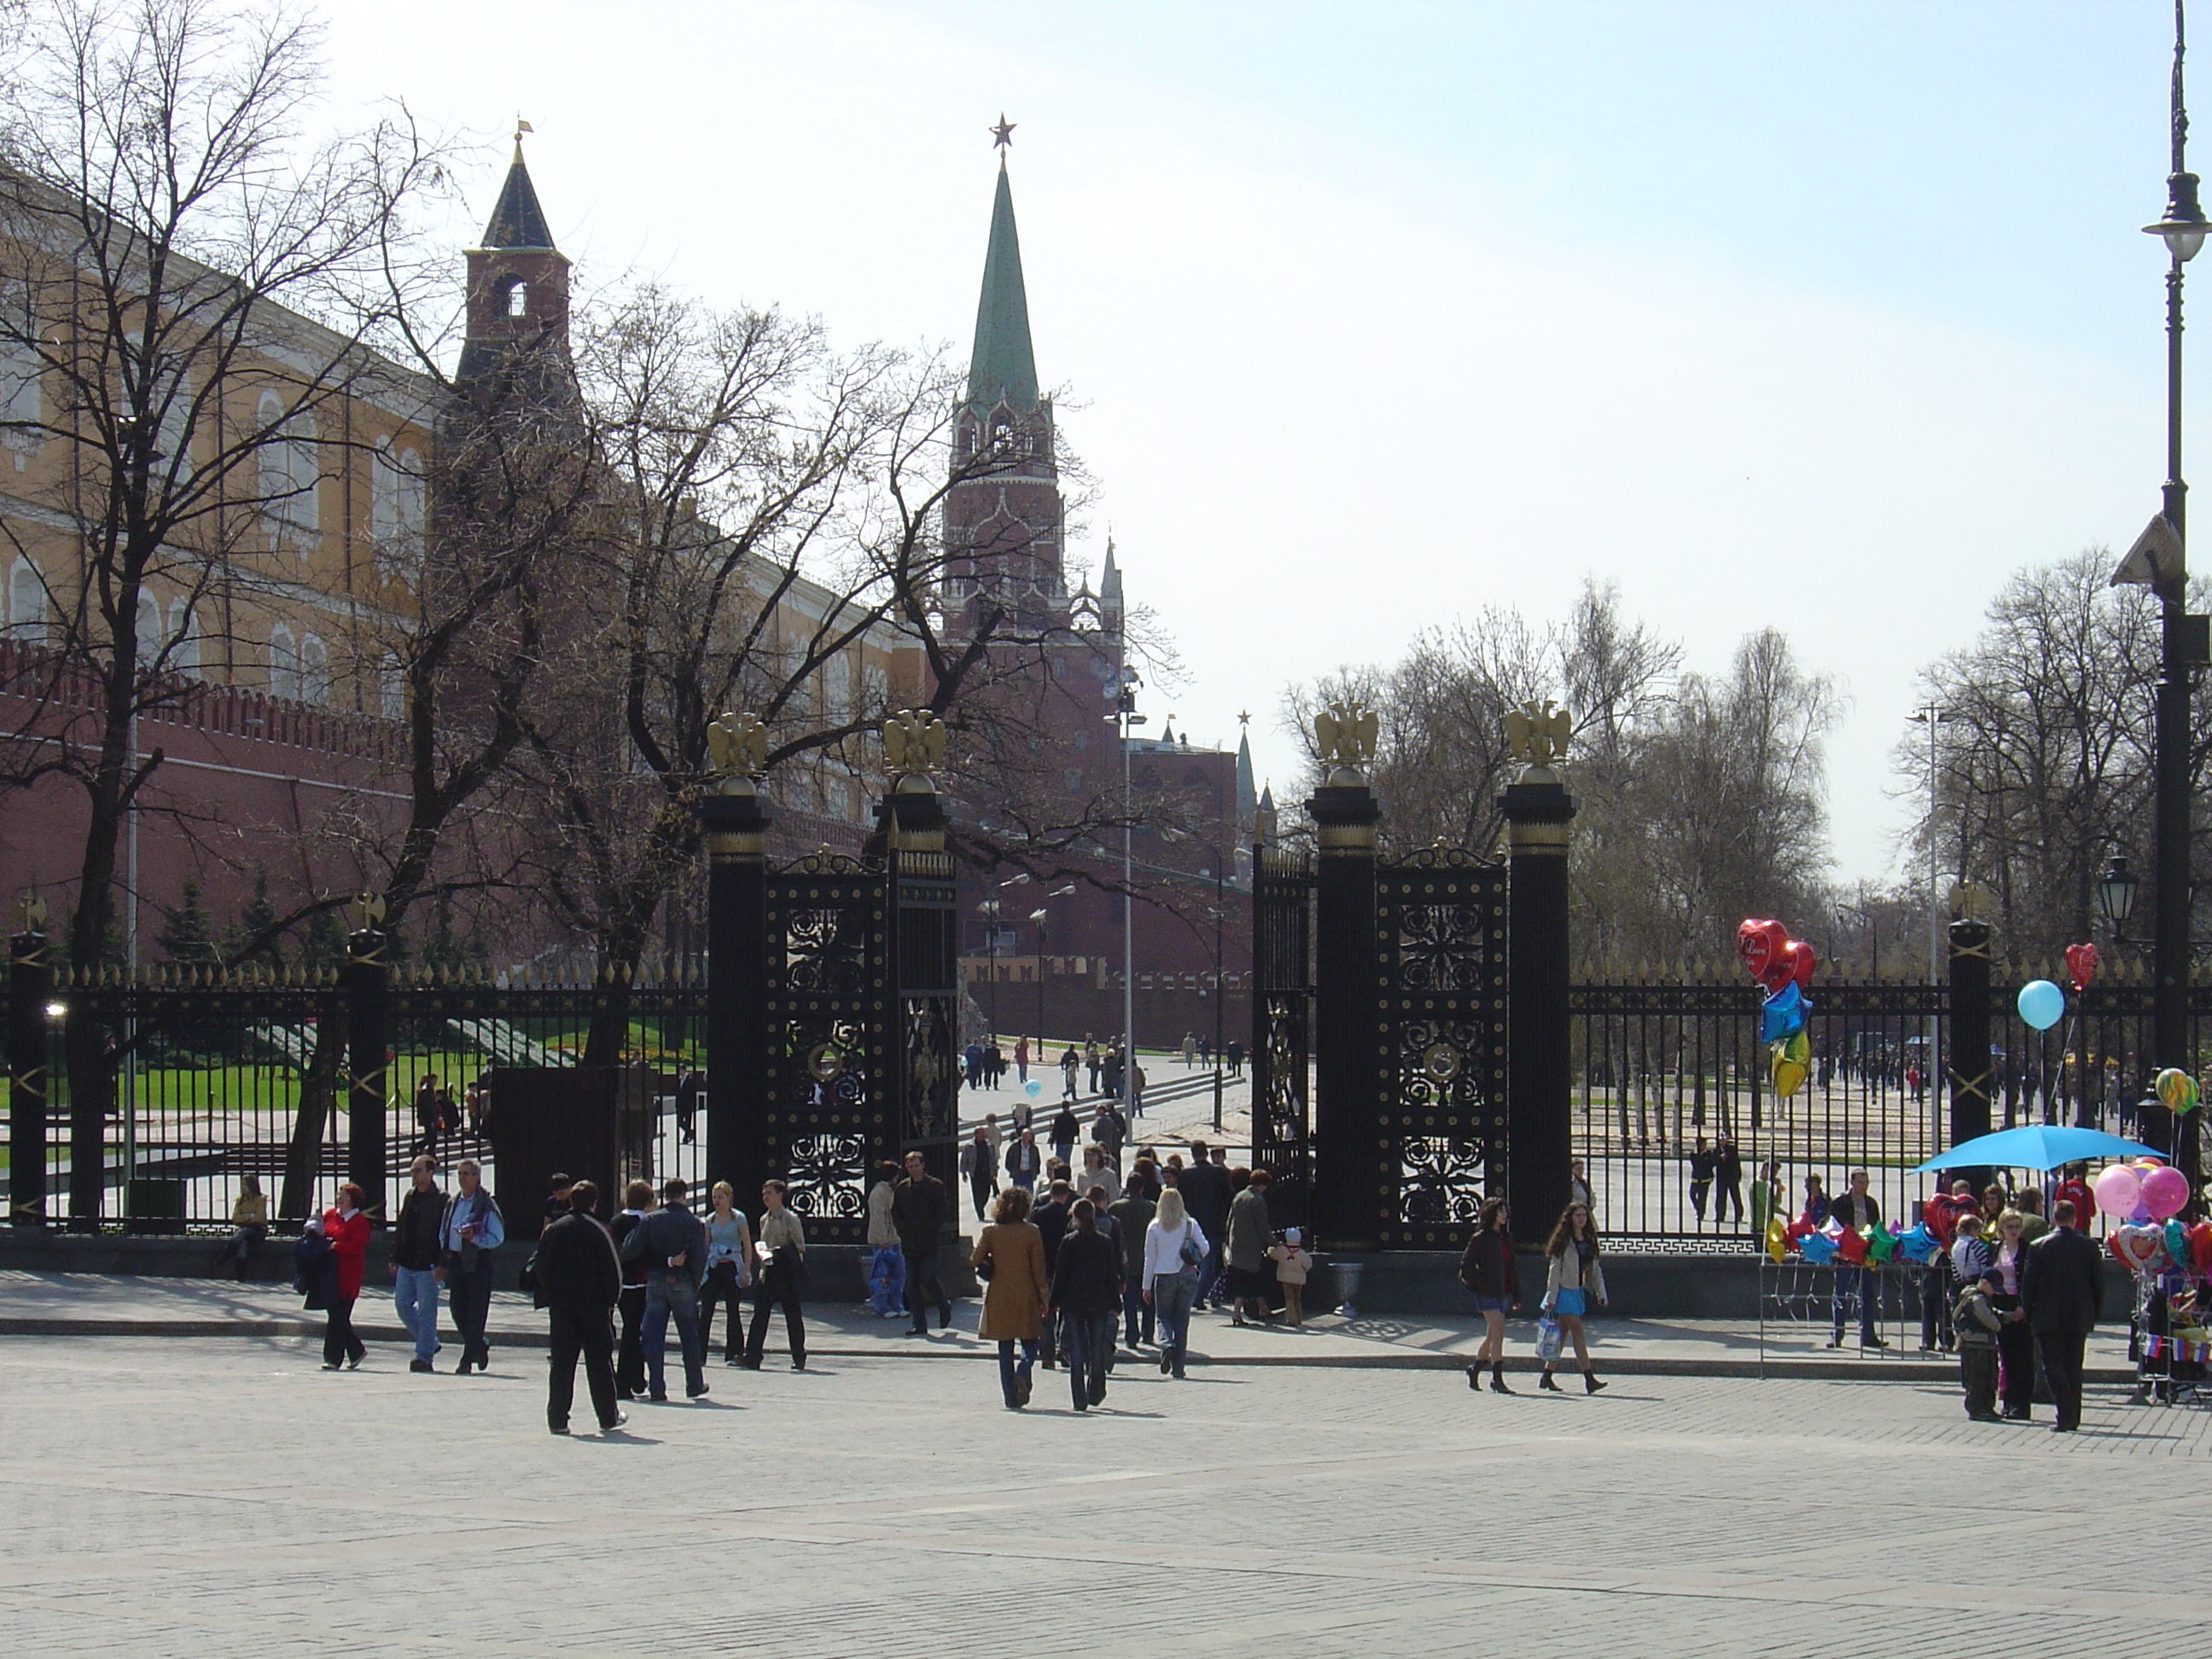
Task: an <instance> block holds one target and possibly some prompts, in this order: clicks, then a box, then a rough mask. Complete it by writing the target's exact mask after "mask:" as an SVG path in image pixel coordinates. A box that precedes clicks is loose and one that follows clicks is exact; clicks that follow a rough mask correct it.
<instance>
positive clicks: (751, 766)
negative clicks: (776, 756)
mask: <svg viewBox="0 0 2212 1659" xmlns="http://www.w3.org/2000/svg"><path fill="white" fill-rule="evenodd" d="M707 760H708V765H709V766H710V767H711V768H712V769H713V772H714V793H716V794H720V795H750V794H751V793H753V783H754V781H755V780H756V779H757V778H758V777H759V776H760V775H761V773H762V772H763V770H765V769H766V768H767V766H768V726H767V725H766V724H765V723H764V722H763V720H761V717H760V716H759V715H758V714H738V713H728V712H726V713H724V714H720V715H719V716H718V717H717V718H716V719H715V720H714V723H713V724H712V725H710V726H708V728H707Z"/></svg>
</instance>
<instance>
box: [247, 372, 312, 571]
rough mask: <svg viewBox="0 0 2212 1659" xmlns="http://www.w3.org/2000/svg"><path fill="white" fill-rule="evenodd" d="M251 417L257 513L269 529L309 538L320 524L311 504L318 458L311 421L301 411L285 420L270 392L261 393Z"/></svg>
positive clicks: (278, 401) (281, 406) (280, 402)
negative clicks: (255, 434) (257, 442)
mask: <svg viewBox="0 0 2212 1659" xmlns="http://www.w3.org/2000/svg"><path fill="white" fill-rule="evenodd" d="M254 417H255V421H256V423H257V424H258V426H259V427H260V428H261V431H262V439H261V447H260V451H259V453H258V455H257V456H256V458H255V480H254V482H255V486H256V488H257V489H258V491H259V494H260V495H261V511H262V513H263V515H264V517H265V518H266V519H267V520H269V522H270V525H271V526H273V527H275V528H276V529H278V530H283V531H290V532H295V533H296V534H298V535H299V536H300V537H301V538H302V539H307V538H313V534H314V532H315V531H316V530H317V528H318V527H319V526H320V524H321V522H322V513H321V508H320V505H319V502H318V501H317V500H316V496H317V495H318V494H319V491H318V489H317V485H318V484H319V483H320V482H321V479H322V458H321V453H320V450H319V447H318V445H317V442H316V432H315V417H314V416H313V413H311V412H310V411H308V410H304V409H300V410H294V411H293V412H292V414H291V415H290V416H289V417H287V416H286V415H285V413H284V403H283V399H282V398H279V397H278V396H277V395H276V393H275V392H263V393H262V394H261V400H260V402H259V403H258V404H257V405H256V406H255V410H254Z"/></svg>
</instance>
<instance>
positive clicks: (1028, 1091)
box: [1022, 1078, 1044, 1100]
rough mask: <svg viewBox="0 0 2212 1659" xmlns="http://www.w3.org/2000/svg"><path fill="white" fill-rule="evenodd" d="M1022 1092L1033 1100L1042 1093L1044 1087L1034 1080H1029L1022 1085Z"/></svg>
mask: <svg viewBox="0 0 2212 1659" xmlns="http://www.w3.org/2000/svg"><path fill="white" fill-rule="evenodd" d="M1022 1092H1023V1093H1024V1094H1025V1095H1027V1096H1028V1097H1030V1099H1031V1100H1035V1099H1036V1097H1038V1096H1039V1095H1041V1094H1042V1093H1043V1092H1044V1085H1043V1084H1042V1083H1040V1082H1038V1081H1037V1080H1036V1079H1035V1078H1031V1079H1030V1080H1029V1081H1028V1082H1027V1083H1024V1085H1022Z"/></svg>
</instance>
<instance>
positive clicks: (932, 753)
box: [884, 708, 945, 792]
mask: <svg viewBox="0 0 2212 1659" xmlns="http://www.w3.org/2000/svg"><path fill="white" fill-rule="evenodd" d="M944 759H945V722H944V721H943V720H939V719H938V718H937V716H936V715H935V714H933V713H932V712H931V711H930V710H928V709H927V708H902V709H900V710H899V711H898V713H896V714H893V715H892V716H891V717H890V719H889V720H885V721H884V771H885V772H887V773H888V774H889V775H890V780H891V787H893V788H895V789H908V790H909V791H910V792H911V790H920V789H927V788H928V787H930V783H929V769H930V768H931V767H933V766H937V765H939V764H941V763H943V762H944ZM909 780H911V781H912V783H911V785H909Z"/></svg>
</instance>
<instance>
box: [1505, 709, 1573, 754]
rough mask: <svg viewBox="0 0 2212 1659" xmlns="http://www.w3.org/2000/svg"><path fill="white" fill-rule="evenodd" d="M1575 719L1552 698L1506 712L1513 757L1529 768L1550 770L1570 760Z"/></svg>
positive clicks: (1507, 733) (1506, 731) (1507, 740)
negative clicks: (1569, 746) (1568, 752)
mask: <svg viewBox="0 0 2212 1659" xmlns="http://www.w3.org/2000/svg"><path fill="white" fill-rule="evenodd" d="M1574 734H1575V718H1574V716H1573V715H1571V714H1569V713H1567V711H1566V710H1565V709H1564V708H1559V706H1558V705H1557V704H1555V703H1554V702H1553V701H1552V700H1551V699H1550V698H1549V697H1531V698H1530V699H1529V700H1528V702H1524V703H1522V705H1521V706H1520V707H1519V708H1509V709H1507V710H1506V711H1505V743H1506V746H1507V747H1508V748H1510V749H1511V750H1512V751H1513V757H1514V758H1515V759H1516V760H1518V761H1520V762H1522V763H1524V764H1526V765H1529V766H1549V765H1551V763H1553V761H1558V760H1565V758H1566V757H1567V740H1568V739H1569V738H1571V737H1573V736H1574Z"/></svg>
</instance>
